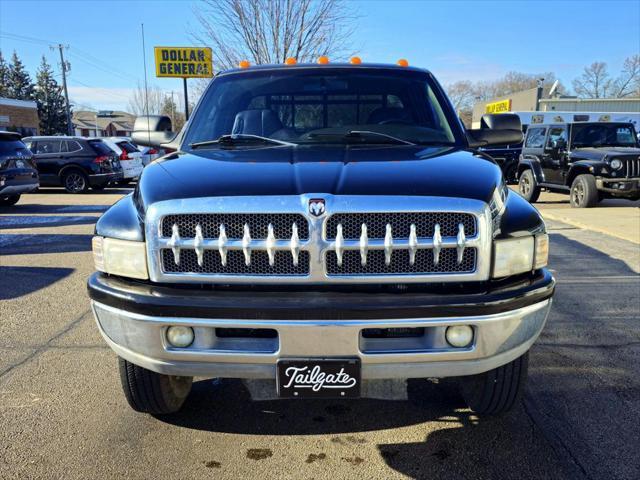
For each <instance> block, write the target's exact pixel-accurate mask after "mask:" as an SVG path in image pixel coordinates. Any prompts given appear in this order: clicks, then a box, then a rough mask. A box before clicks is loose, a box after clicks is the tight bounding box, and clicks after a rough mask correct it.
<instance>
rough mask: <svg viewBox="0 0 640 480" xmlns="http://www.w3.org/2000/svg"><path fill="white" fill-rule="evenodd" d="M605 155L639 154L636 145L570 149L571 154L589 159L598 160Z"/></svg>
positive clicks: (639, 150) (639, 149) (639, 151)
mask: <svg viewBox="0 0 640 480" xmlns="http://www.w3.org/2000/svg"><path fill="white" fill-rule="evenodd" d="M605 155H606V156H607V157H624V156H627V155H632V156H637V155H640V148H636V147H588V148H576V149H574V150H572V151H571V156H576V157H580V158H586V159H589V160H600V159H602V158H603V157H604V156H605Z"/></svg>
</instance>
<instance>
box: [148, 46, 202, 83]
mask: <svg viewBox="0 0 640 480" xmlns="http://www.w3.org/2000/svg"><path fill="white" fill-rule="evenodd" d="M154 53H155V57H156V76H157V77H175V78H208V77H212V76H213V68H212V65H211V49H210V48H208V47H154Z"/></svg>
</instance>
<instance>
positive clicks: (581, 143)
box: [571, 123, 637, 148]
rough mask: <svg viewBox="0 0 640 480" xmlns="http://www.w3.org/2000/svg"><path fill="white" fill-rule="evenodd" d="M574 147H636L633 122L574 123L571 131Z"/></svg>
mask: <svg viewBox="0 0 640 480" xmlns="http://www.w3.org/2000/svg"><path fill="white" fill-rule="evenodd" d="M571 145H572V146H573V147H576V148H578V147H636V146H637V141H636V134H635V131H634V129H633V126H632V125H631V124H625V123H622V124H621V123H617V124H616V123H611V124H607V123H597V124H596V123H591V124H585V125H579V124H574V125H573V128H572V132H571Z"/></svg>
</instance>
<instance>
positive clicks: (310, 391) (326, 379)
mask: <svg viewBox="0 0 640 480" xmlns="http://www.w3.org/2000/svg"><path fill="white" fill-rule="evenodd" d="M276 382H277V386H278V395H279V396H280V397H284V398H336V397H337V398H353V397H359V396H360V360H359V359H357V358H353V359H351V358H349V359H339V360H338V359H331V360H324V359H319V360H309V359H305V360H280V361H279V362H278V371H277V378H276Z"/></svg>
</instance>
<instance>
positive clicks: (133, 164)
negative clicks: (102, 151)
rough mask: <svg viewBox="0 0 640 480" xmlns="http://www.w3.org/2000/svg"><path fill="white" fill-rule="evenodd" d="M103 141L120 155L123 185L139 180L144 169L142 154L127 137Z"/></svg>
mask: <svg viewBox="0 0 640 480" xmlns="http://www.w3.org/2000/svg"><path fill="white" fill-rule="evenodd" d="M101 140H102V141H103V142H105V143H106V144H107V145H109V148H111V150H113V151H114V152H116V154H117V155H118V158H119V159H120V164H121V165H122V170H123V173H124V180H123V183H129V182H130V181H132V180H137V179H138V178H139V177H140V175H141V174H142V169H143V168H144V165H143V163H142V152H140V150H138V149H137V148H136V146H135V145H134V144H133V143H131V140H130V139H129V138H127V137H108V138H101Z"/></svg>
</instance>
